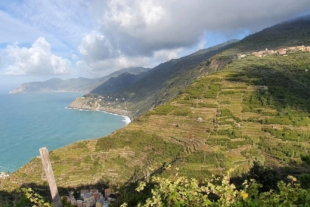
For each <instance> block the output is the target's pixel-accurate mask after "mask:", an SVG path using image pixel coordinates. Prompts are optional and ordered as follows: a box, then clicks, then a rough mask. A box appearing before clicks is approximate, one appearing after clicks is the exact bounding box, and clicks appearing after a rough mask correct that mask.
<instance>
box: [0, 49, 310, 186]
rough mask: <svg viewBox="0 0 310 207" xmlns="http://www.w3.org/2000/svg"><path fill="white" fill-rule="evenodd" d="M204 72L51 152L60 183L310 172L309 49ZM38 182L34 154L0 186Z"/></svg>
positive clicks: (39, 170)
mask: <svg viewBox="0 0 310 207" xmlns="http://www.w3.org/2000/svg"><path fill="white" fill-rule="evenodd" d="M224 54H225V53H222V54H219V55H217V56H215V57H212V58H211V59H209V60H206V61H204V62H202V63H201V64H200V65H199V66H197V67H200V68H201V70H205V71H206V72H205V75H204V76H201V77H199V78H198V79H197V80H196V81H194V82H193V83H192V84H191V85H190V86H189V87H187V88H186V89H184V90H183V91H182V92H180V93H179V95H178V96H177V97H174V98H173V99H172V100H170V101H168V102H167V103H165V104H163V105H160V106H158V107H156V108H154V109H153V110H150V111H149V112H147V113H145V114H143V115H141V116H139V117H138V118H137V119H135V120H134V121H133V122H132V123H130V124H129V125H128V126H126V127H124V128H122V129H120V130H118V131H116V132H114V133H113V134H111V135H109V136H107V137H104V138H100V139H95V140H90V141H84V142H77V143H74V144H71V145H69V146H67V147H64V148H61V149H57V150H55V151H53V152H51V159H52V162H53V163H52V164H53V168H54V171H55V177H56V179H57V184H58V186H60V187H69V186H71V187H72V186H81V185H87V184H95V183H101V182H109V183H114V184H117V183H118V184H123V183H125V182H134V181H136V180H138V179H141V178H144V177H147V176H149V175H150V174H152V173H159V174H161V175H162V176H168V175H169V174H170V173H173V170H172V171H164V170H163V167H165V166H166V165H167V164H169V163H171V164H172V165H173V166H176V167H179V168H180V170H179V173H180V174H181V175H186V176H189V177H196V178H199V179H202V178H205V177H206V176H209V175H211V174H217V175H222V174H223V173H225V172H226V171H227V170H228V169H230V168H234V169H235V171H234V172H235V173H236V174H238V173H242V172H244V171H246V170H247V169H248V168H249V166H250V165H251V164H252V162H253V161H254V160H259V161H261V162H262V163H264V164H265V165H267V166H273V167H276V168H277V169H278V171H279V172H281V173H282V174H283V175H285V174H293V175H300V174H303V173H309V171H310V168H309V166H308V165H306V164H304V163H302V161H301V156H302V155H306V154H308V153H309V150H310V72H309V70H308V69H310V53H305V52H292V53H289V54H287V56H280V55H269V56H266V57H262V58H258V57H254V56H247V57H244V58H242V59H234V60H232V61H231V62H229V63H227V62H226V66H225V67H224V68H223V69H222V70H221V71H217V72H215V73H213V74H208V73H207V71H209V70H207V69H205V65H206V64H207V62H210V61H211V62H212V61H213V62H214V61H220V60H221V59H223V58H224V59H225V58H226V57H225V56H224ZM31 183H32V184H35V185H36V186H40V188H46V187H47V183H46V180H45V178H44V176H43V171H42V165H41V163H40V159H38V158H34V159H33V160H32V161H31V162H30V163H28V164H27V165H25V166H24V167H22V168H21V169H19V170H18V171H17V172H16V173H14V174H13V175H11V176H10V178H9V179H7V180H1V183H0V187H1V188H3V189H14V188H17V187H19V186H20V185H25V184H31Z"/></svg>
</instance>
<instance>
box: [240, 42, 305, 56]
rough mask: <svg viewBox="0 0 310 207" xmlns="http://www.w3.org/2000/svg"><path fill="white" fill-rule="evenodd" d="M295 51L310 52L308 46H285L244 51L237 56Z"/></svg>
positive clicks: (282, 53) (281, 53)
mask: <svg viewBox="0 0 310 207" xmlns="http://www.w3.org/2000/svg"><path fill="white" fill-rule="evenodd" d="M297 51H302V52H310V46H304V45H301V46H292V47H287V48H280V49H278V50H268V48H266V49H265V50H261V51H258V52H252V53H246V54H238V58H239V59H240V58H244V57H246V56H249V55H254V56H256V57H265V56H267V55H274V54H277V55H283V56H285V55H287V54H289V53H290V52H297Z"/></svg>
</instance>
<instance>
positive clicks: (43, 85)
mask: <svg viewBox="0 0 310 207" xmlns="http://www.w3.org/2000/svg"><path fill="white" fill-rule="evenodd" d="M148 70H149V68H143V67H131V68H123V69H120V70H118V71H115V72H113V73H111V74H109V75H107V76H104V77H101V78H94V79H91V78H84V77H79V78H70V79H66V80H62V79H60V78H56V77H55V78H51V79H48V80H46V81H36V82H29V83H23V84H21V85H20V86H19V87H18V88H16V89H13V90H11V91H10V92H9V93H10V94H15V93H37V92H82V93H88V92H90V91H91V90H93V89H94V88H96V87H97V86H99V85H101V84H102V83H104V82H106V81H108V80H109V79H110V78H113V77H117V76H119V75H121V74H123V73H130V74H139V73H141V72H145V71H148Z"/></svg>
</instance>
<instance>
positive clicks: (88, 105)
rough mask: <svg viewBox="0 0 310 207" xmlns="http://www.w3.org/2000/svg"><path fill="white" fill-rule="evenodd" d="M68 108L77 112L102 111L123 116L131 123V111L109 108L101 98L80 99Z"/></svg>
mask: <svg viewBox="0 0 310 207" xmlns="http://www.w3.org/2000/svg"><path fill="white" fill-rule="evenodd" d="M108 104H109V103H108ZM67 108H68V109H77V110H90V111H101V112H105V113H110V114H113V115H119V116H123V117H124V118H125V120H126V123H130V121H131V117H130V115H131V113H130V112H129V111H126V110H123V109H120V108H113V107H110V106H107V105H106V103H105V102H104V101H103V99H101V98H89V97H88V98H85V97H78V98H76V99H75V100H74V101H73V102H72V103H71V104H70V105H69V106H68V107H67ZM129 120H130V121H129Z"/></svg>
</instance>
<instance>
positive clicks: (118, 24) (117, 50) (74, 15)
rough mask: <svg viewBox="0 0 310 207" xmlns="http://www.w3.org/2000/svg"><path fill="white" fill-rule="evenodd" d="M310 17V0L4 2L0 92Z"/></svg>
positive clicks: (151, 62) (100, 72)
mask: <svg viewBox="0 0 310 207" xmlns="http://www.w3.org/2000/svg"><path fill="white" fill-rule="evenodd" d="M309 12H310V4H309V0H298V1H292V0H260V1H249V0H234V1H232V0H216V1H214V0H65V1H64V0H44V1H42V0H10V1H0V31H1V32H0V91H1V89H2V90H4V89H5V90H6V89H11V88H12V87H16V86H18V85H19V84H21V83H22V82H28V81H34V80H40V81H41V80H46V79H49V78H51V77H60V78H64V79H65V78H69V77H80V76H83V77H100V76H104V75H107V74H109V73H111V72H113V71H115V70H117V69H121V68H125V67H133V66H144V67H153V66H155V65H156V64H158V63H160V62H163V61H167V60H169V59H172V58H178V57H181V56H184V55H187V54H189V53H191V52H194V51H196V50H198V49H201V48H205V47H209V46H212V45H215V44H218V43H221V42H224V41H226V40H229V39H233V38H238V39H240V38H243V37H244V36H246V35H248V34H250V33H253V32H257V31H260V30H261V29H263V28H265V27H268V26H272V25H274V24H276V23H279V22H282V21H285V20H288V19H291V18H294V17H297V16H300V15H304V14H308V13H309Z"/></svg>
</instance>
